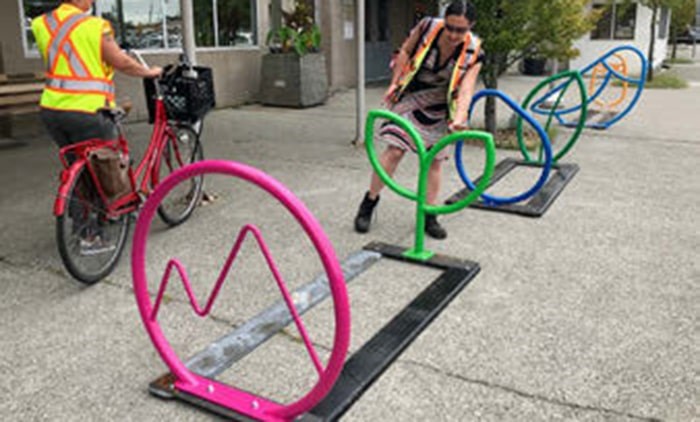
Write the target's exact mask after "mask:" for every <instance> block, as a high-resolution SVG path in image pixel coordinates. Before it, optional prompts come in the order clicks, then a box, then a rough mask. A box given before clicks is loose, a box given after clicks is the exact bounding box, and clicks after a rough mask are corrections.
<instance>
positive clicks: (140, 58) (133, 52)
mask: <svg viewBox="0 0 700 422" xmlns="http://www.w3.org/2000/svg"><path fill="white" fill-rule="evenodd" d="M126 52H127V53H131V55H133V56H134V57H135V58H136V60H137V61H138V62H139V63H141V66H143V67H145V68H146V69H150V68H151V67H150V66H149V65H148V63H146V60H144V59H143V56H142V55H141V52H139V51H138V50H126Z"/></svg>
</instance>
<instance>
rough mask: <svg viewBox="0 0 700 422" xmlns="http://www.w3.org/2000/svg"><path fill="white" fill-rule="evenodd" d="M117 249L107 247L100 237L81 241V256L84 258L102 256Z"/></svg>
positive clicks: (113, 246)
mask: <svg viewBox="0 0 700 422" xmlns="http://www.w3.org/2000/svg"><path fill="white" fill-rule="evenodd" d="M116 248H117V246H116V245H106V244H105V242H103V241H102V238H100V236H95V237H94V238H92V239H80V254H81V255H83V256H95V255H100V254H103V253H107V252H111V251H113V250H115V249H116Z"/></svg>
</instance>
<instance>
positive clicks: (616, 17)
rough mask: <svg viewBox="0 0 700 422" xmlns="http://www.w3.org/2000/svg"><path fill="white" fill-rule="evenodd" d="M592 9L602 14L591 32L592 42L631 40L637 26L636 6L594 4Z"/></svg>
mask: <svg viewBox="0 0 700 422" xmlns="http://www.w3.org/2000/svg"><path fill="white" fill-rule="evenodd" d="M593 8H594V9H596V10H599V11H601V12H602V16H601V18H600V19H599V20H598V23H597V24H596V27H595V28H594V29H593V31H592V32H591V39H592V40H612V39H615V40H633V39H634V31H635V28H636V25H637V4H636V3H624V4H623V3H620V4H610V5H603V4H596V5H594V6H593Z"/></svg>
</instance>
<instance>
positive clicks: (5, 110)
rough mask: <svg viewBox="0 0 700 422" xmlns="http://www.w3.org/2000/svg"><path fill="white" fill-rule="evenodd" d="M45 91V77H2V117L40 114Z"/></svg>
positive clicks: (0, 93) (0, 98)
mask: <svg viewBox="0 0 700 422" xmlns="http://www.w3.org/2000/svg"><path fill="white" fill-rule="evenodd" d="M43 89H44V83H43V75H34V74H29V75H16V76H15V75H12V76H8V75H0V116H2V115H8V114H9V115H17V114H26V113H35V112H38V111H39V99H40V98H41V91H42V90H43Z"/></svg>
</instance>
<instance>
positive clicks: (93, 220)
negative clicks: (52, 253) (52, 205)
mask: <svg viewBox="0 0 700 422" xmlns="http://www.w3.org/2000/svg"><path fill="white" fill-rule="evenodd" d="M65 200H66V206H65V209H64V212H63V214H62V215H59V216H57V217H56V242H57V243H58V252H59V254H60V255H61V260H62V261H63V265H64V266H65V267H66V269H67V270H68V272H69V273H70V275H71V276H73V277H74V278H75V279H76V280H78V281H80V282H81V283H84V284H95V283H97V282H98V281H100V280H102V279H103V278H105V277H106V276H107V275H109V274H110V273H111V272H112V270H114V267H115V266H116V265H117V262H119V257H120V256H121V253H122V250H124V245H125V243H126V238H127V235H128V233H129V226H130V224H131V220H130V218H129V216H128V215H127V214H124V215H121V216H119V217H116V218H110V217H109V216H108V215H107V213H106V206H105V205H104V203H103V202H102V200H101V199H100V196H99V195H98V194H97V192H96V189H95V184H94V182H93V180H92V178H91V177H90V174H89V172H87V171H86V170H85V167H83V168H82V169H80V170H79V172H78V174H77V176H76V177H75V178H74V179H73V181H72V186H71V187H70V189H69V190H68V194H67V197H66V198H65Z"/></svg>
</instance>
